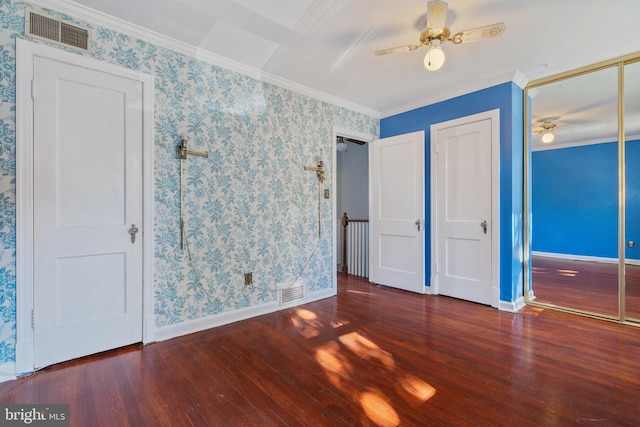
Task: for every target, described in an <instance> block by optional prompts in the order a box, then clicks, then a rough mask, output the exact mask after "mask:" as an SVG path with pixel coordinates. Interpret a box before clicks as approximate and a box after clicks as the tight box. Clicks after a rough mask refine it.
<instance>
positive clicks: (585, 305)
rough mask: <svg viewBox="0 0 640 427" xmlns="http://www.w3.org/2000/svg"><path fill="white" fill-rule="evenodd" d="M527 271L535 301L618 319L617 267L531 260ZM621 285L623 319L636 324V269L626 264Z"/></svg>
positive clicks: (639, 286) (639, 281) (639, 283)
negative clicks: (625, 317)
mask: <svg viewBox="0 0 640 427" xmlns="http://www.w3.org/2000/svg"><path fill="white" fill-rule="evenodd" d="M531 270H532V287H533V291H534V294H535V296H536V300H537V301H539V302H544V303H547V304H554V305H557V306H560V307H566V308H571V309H577V310H582V311H587V312H590V313H594V314H600V315H606V316H610V317H615V318H617V317H618V264H607V263H602V262H591V261H573V260H567V259H558V258H548V257H541V256H534V257H532V259H531ZM625 281H626V290H625V295H626V304H625V311H626V316H627V318H628V319H629V320H636V321H640V266H637V265H631V264H627V266H626V267H625Z"/></svg>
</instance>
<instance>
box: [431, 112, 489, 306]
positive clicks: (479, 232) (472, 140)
mask: <svg viewBox="0 0 640 427" xmlns="http://www.w3.org/2000/svg"><path fill="white" fill-rule="evenodd" d="M432 143H435V156H436V159H435V160H436V164H437V166H436V177H435V178H436V182H437V184H436V185H437V188H436V194H437V200H436V206H437V207H436V220H435V224H436V227H437V228H436V233H435V234H436V250H437V254H436V260H437V262H436V274H437V283H438V293H440V294H443V295H448V296H452V297H455V298H460V299H464V300H468V301H474V302H478V303H482V304H491V303H492V284H491V280H492V279H491V278H492V271H491V269H492V227H493V226H494V224H493V223H492V175H491V173H492V120H491V119H484V120H479V121H471V122H470V123H463V124H456V125H452V126H444V127H439V128H438V129H437V131H436V132H435V141H434V139H433V133H432Z"/></svg>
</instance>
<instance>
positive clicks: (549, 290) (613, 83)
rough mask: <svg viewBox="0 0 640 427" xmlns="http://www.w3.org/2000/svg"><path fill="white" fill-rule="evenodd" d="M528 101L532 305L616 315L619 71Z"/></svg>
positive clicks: (542, 89) (552, 88)
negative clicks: (534, 301) (543, 304)
mask: <svg viewBox="0 0 640 427" xmlns="http://www.w3.org/2000/svg"><path fill="white" fill-rule="evenodd" d="M528 96H529V99H530V105H531V107H530V111H531V113H530V115H531V123H530V129H531V135H530V147H531V155H530V159H531V160H530V173H531V178H530V192H531V193H530V194H531V199H530V200H531V202H530V206H531V270H532V271H531V274H532V277H531V289H532V291H533V295H534V297H535V300H536V301H537V302H540V303H546V304H553V305H555V306H559V307H564V308H568V309H572V310H577V311H581V312H587V313H593V314H597V315H600V316H607V317H615V318H617V317H618V301H619V294H618V234H619V233H618V194H619V193H618V68H617V67H609V68H605V69H601V70H598V71H594V72H590V73H587V74H581V75H577V76H574V77H571V78H568V79H565V80H560V81H555V82H551V83H548V84H545V85H541V86H537V87H534V88H531V89H529V90H528ZM639 240H640V236H639Z"/></svg>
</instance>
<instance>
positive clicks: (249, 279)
mask: <svg viewBox="0 0 640 427" xmlns="http://www.w3.org/2000/svg"><path fill="white" fill-rule="evenodd" d="M252 284H253V273H244V285H245V286H249V285H252Z"/></svg>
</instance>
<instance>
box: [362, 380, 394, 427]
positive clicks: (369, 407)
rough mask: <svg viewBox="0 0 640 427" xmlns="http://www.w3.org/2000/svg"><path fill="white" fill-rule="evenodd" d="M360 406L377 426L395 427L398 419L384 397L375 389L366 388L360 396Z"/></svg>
mask: <svg viewBox="0 0 640 427" xmlns="http://www.w3.org/2000/svg"><path fill="white" fill-rule="evenodd" d="M360 405H362V409H364V413H365V414H367V417H368V418H369V419H370V420H371V421H373V422H374V423H375V424H376V425H377V426H381V427H387V426H390V427H391V426H397V425H399V424H400V417H399V416H398V413H397V412H396V411H395V410H394V409H393V406H391V404H390V403H389V402H388V401H387V398H386V396H385V395H384V394H383V393H382V392H381V391H380V390H378V389H376V388H368V389H367V390H366V391H365V392H364V393H362V394H361V395H360Z"/></svg>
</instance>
